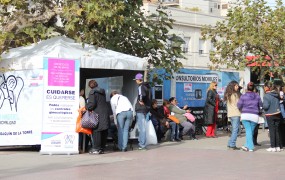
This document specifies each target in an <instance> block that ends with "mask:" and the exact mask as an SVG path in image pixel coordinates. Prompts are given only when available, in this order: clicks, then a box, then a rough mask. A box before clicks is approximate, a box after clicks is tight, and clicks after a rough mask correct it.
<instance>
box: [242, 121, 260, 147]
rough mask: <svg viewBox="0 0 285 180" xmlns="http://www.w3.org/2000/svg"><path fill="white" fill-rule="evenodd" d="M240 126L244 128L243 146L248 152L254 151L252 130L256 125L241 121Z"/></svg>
mask: <svg viewBox="0 0 285 180" xmlns="http://www.w3.org/2000/svg"><path fill="white" fill-rule="evenodd" d="M242 124H243V126H244V128H245V137H246V141H245V144H244V146H245V147H247V148H248V149H249V150H253V149H254V145H253V132H254V128H255V126H256V125H257V123H255V122H252V121H249V120H242Z"/></svg>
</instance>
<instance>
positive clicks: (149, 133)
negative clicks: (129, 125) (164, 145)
mask: <svg viewBox="0 0 285 180" xmlns="http://www.w3.org/2000/svg"><path fill="white" fill-rule="evenodd" d="M145 134H146V142H145V144H146V145H150V144H154V145H155V144H157V137H156V133H155V129H154V127H153V124H152V122H151V121H147V124H146V127H145Z"/></svg>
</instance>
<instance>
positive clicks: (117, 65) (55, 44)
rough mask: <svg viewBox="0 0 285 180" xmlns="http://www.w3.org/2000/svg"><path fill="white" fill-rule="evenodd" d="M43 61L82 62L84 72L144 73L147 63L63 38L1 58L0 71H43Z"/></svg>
mask: <svg viewBox="0 0 285 180" xmlns="http://www.w3.org/2000/svg"><path fill="white" fill-rule="evenodd" d="M43 57H53V58H64V59H79V60H80V67H81V68H97V69H122V70H123V69H128V70H138V71H144V70H145V69H146V61H145V60H144V59H142V58H138V57H135V56H131V55H126V54H123V53H119V52H115V51H111V50H108V49H104V48H98V49H95V47H94V46H92V45H89V44H85V46H84V48H83V47H82V44H81V43H76V42H75V41H74V40H72V39H70V38H66V37H63V36H58V37H54V38H51V39H48V40H44V41H41V42H39V43H36V44H32V45H29V46H25V47H19V48H14V49H10V50H9V52H8V53H3V54H2V59H3V61H1V62H0V67H4V68H12V69H13V70H23V69H37V68H39V69H41V68H43V61H42V60H43Z"/></svg>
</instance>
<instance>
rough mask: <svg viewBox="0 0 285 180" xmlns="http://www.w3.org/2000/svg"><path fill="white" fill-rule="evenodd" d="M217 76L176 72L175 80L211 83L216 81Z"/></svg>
mask: <svg viewBox="0 0 285 180" xmlns="http://www.w3.org/2000/svg"><path fill="white" fill-rule="evenodd" d="M218 79H219V77H218V76H217V75H213V74H177V75H176V82H192V83H211V82H212V81H216V82H218Z"/></svg>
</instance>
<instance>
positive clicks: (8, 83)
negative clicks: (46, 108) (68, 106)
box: [0, 69, 43, 146]
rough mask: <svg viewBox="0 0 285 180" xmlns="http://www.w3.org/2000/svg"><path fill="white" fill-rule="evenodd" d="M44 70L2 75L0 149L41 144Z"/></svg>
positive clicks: (0, 79)
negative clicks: (1, 147)
mask: <svg viewBox="0 0 285 180" xmlns="http://www.w3.org/2000/svg"><path fill="white" fill-rule="evenodd" d="M42 92H43V70H42V69H33V70H25V71H9V72H6V73H0V146H10V145H36V144H40V143H41V124H42V100H43V96H42Z"/></svg>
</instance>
